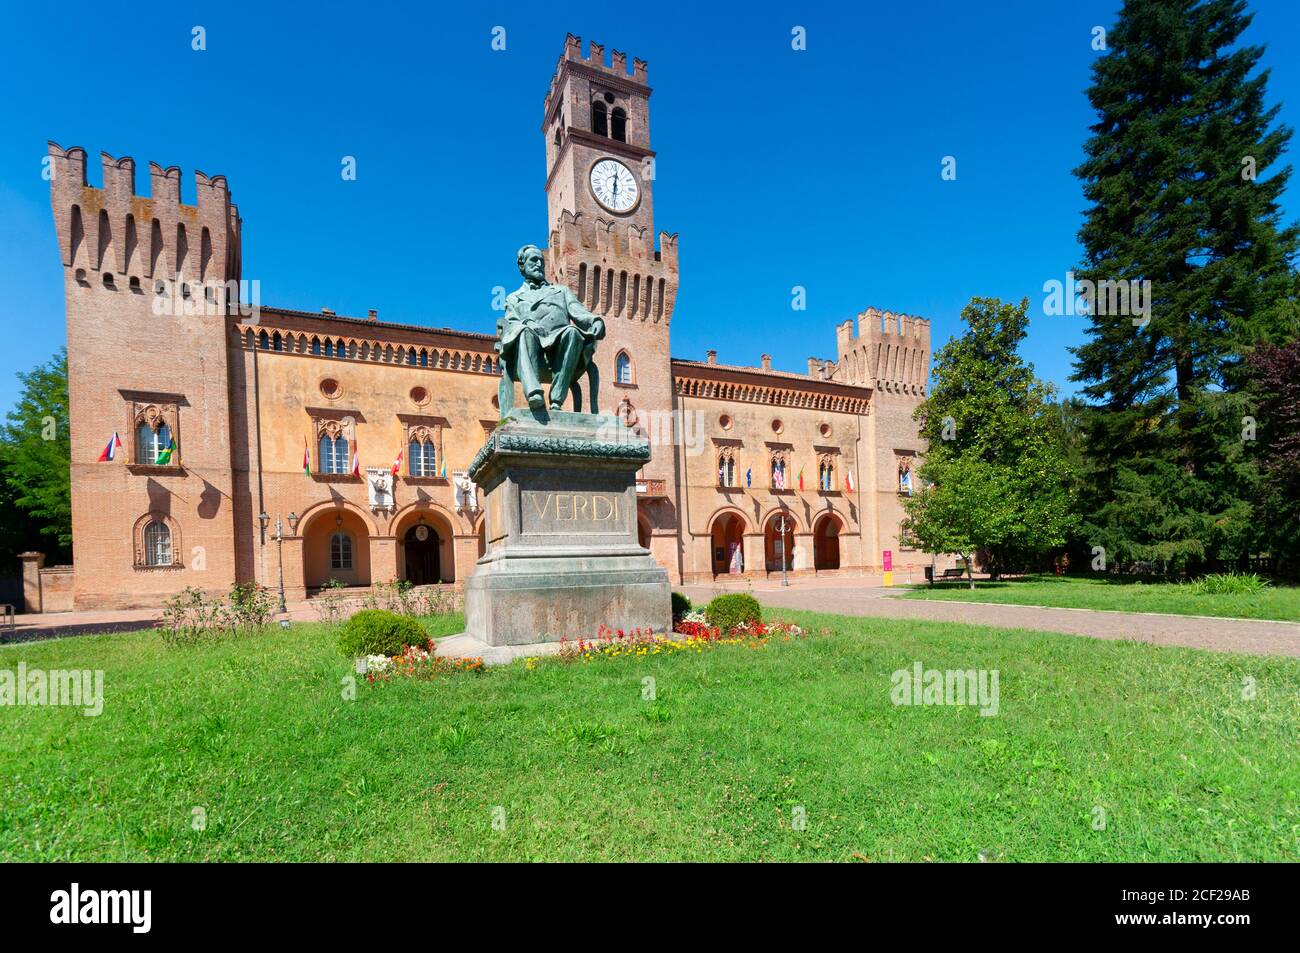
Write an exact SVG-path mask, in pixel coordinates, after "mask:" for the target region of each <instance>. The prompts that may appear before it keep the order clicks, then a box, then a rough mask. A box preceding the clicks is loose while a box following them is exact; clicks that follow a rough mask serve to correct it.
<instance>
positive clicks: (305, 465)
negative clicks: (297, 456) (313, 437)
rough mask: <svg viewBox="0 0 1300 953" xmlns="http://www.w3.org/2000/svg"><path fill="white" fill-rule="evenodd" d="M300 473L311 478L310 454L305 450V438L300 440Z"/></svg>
mask: <svg viewBox="0 0 1300 953" xmlns="http://www.w3.org/2000/svg"><path fill="white" fill-rule="evenodd" d="M302 472H303V473H305V474H306V475H307V476H311V452H310V451H309V450H308V449H307V438H306V437H303V438H302Z"/></svg>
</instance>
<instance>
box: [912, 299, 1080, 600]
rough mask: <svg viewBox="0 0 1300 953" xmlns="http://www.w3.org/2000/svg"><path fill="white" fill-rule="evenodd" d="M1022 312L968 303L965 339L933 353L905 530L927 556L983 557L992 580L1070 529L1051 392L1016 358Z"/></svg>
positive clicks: (995, 303) (1023, 306) (1061, 430)
mask: <svg viewBox="0 0 1300 953" xmlns="http://www.w3.org/2000/svg"><path fill="white" fill-rule="evenodd" d="M1028 308H1029V302H1028V301H1027V300H1024V301H1021V302H1020V303H1019V304H1018V305H1012V304H1003V303H1002V302H1001V301H999V300H997V299H996V298H972V299H971V302H970V303H969V304H968V305H967V306H966V307H965V308H964V309H962V313H961V317H962V320H963V321H964V322H966V325H967V330H966V333H965V334H963V335H962V337H960V338H954V339H952V340H950V341H949V342H948V343H947V344H945V345H944V346H943V347H942V348H940V349H939V351H938V352H937V353H936V354H935V357H934V379H935V384H934V387H933V389H932V390H931V393H930V396H929V398H928V399H927V400H926V401H925V402H924V403H922V404H921V406H919V407H918V408H917V410H916V418H917V420H918V421H920V424H921V426H920V430H921V434H922V436H924V437H925V438H926V439H927V440H928V441H929V449H928V450H927V451H926V455H925V459H924V462H923V465H922V467H921V474H920V475H921V478H922V489H921V491H920V493H919V494H918V495H916V496H914V497H912V498H911V499H909V500H907V501H906V503H905V507H906V510H907V518H906V520H905V523H904V529H905V531H907V532H908V533H910V534H911V535H912V536H913V537H914V538H915V539H917V540H918V541H919V542H920V543H921V545H922V547H923V548H924V549H926V550H928V551H930V552H955V553H959V554H961V555H963V556H970V555H973V553H974V552H975V551H976V550H983V551H985V552H986V553H987V554H988V557H989V563H990V565H989V569H990V571H991V572H992V573H993V574H994V575H995V576H996V575H997V574H999V573H1000V572H1002V571H1003V570H1005V569H1007V568H1010V567H1011V566H1012V565H1013V564H1014V563H1016V562H1018V561H1023V560H1025V559H1027V558H1029V557H1031V556H1033V555H1034V554H1038V553H1041V552H1044V551H1046V550H1049V549H1052V548H1055V547H1059V546H1061V545H1063V544H1064V542H1065V541H1066V539H1067V538H1068V536H1069V534H1070V532H1071V531H1072V529H1073V527H1074V523H1075V516H1074V514H1073V499H1072V493H1071V490H1070V487H1069V472H1068V464H1067V461H1066V456H1065V427H1064V425H1063V423H1062V418H1061V413H1060V409H1059V408H1058V407H1057V405H1056V404H1055V403H1054V402H1053V396H1054V391H1053V388H1052V387H1051V385H1050V384H1045V383H1043V382H1042V381H1040V380H1038V379H1037V378H1036V377H1035V376H1034V371H1033V367H1032V366H1030V365H1028V364H1026V363H1025V362H1024V361H1023V360H1022V359H1021V358H1020V355H1019V353H1018V352H1019V347H1020V344H1021V342H1022V341H1023V340H1024V338H1025V333H1026V329H1027V328H1028V324H1029V318H1028ZM970 562H971V560H969V559H968V563H967V564H968V566H969V564H970ZM968 577H969V581H970V585H971V587H972V588H974V585H975V583H974V577H973V574H971V573H969V572H968Z"/></svg>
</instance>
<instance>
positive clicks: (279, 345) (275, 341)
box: [271, 331, 284, 351]
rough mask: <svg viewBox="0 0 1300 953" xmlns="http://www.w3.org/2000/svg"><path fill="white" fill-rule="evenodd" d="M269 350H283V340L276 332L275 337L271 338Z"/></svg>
mask: <svg viewBox="0 0 1300 953" xmlns="http://www.w3.org/2000/svg"><path fill="white" fill-rule="evenodd" d="M271 350H273V351H283V350H284V338H282V337H280V332H279V331H276V332H275V337H273V338H271Z"/></svg>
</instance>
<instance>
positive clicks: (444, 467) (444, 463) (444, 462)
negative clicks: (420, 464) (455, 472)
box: [442, 457, 447, 480]
mask: <svg viewBox="0 0 1300 953" xmlns="http://www.w3.org/2000/svg"><path fill="white" fill-rule="evenodd" d="M442 478H443V479H444V480H445V479H447V458H446V457H443V458H442Z"/></svg>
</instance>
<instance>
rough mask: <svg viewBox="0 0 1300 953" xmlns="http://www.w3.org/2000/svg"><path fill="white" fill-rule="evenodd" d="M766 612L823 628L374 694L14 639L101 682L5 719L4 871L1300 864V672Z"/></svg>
mask: <svg viewBox="0 0 1300 953" xmlns="http://www.w3.org/2000/svg"><path fill="white" fill-rule="evenodd" d="M782 617H784V618H791V619H795V620H797V621H799V622H800V623H801V624H803V625H805V626H808V627H809V628H810V630H811V632H812V633H813V634H812V635H811V637H809V638H807V639H803V640H795V641H789V642H772V643H771V644H769V645H767V646H766V647H764V648H750V647H740V646H723V647H718V648H714V649H711V650H708V651H706V652H704V653H701V654H694V653H689V654H687V653H684V654H678V655H671V656H662V657H654V658H624V659H613V660H609V659H606V660H596V661H591V662H588V663H564V662H561V661H559V660H551V661H547V662H543V663H542V664H540V665H539V666H538V667H536V668H534V669H532V670H529V669H528V668H527V667H526V666H525V665H524V664H523V663H515V664H513V665H511V666H509V667H505V668H498V669H492V670H489V671H488V672H486V673H485V674H481V675H474V674H468V673H461V674H457V675H454V676H451V677H448V678H445V679H443V680H441V681H436V682H414V681H409V680H394V681H393V682H390V683H388V684H381V685H375V686H370V685H366V684H365V683H364V682H363V683H361V684H360V685H359V686H358V687H357V694H356V699H355V700H352V701H349V700H345V699H344V698H343V697H342V691H341V684H342V680H343V679H345V678H346V677H347V676H348V675H349V673H350V669H351V664H350V662H349V661H348V660H346V659H344V658H341V657H340V656H339V655H337V654H336V650H335V648H334V643H333V639H332V637H330V635H329V634H328V633H327V632H326V631H325V630H324V629H323V627H321V626H319V625H299V626H295V627H294V628H293V629H291V630H290V631H288V632H281V631H280V630H278V629H277V630H273V631H271V632H269V633H268V634H266V635H263V636H257V637H248V638H245V639H242V640H239V641H233V642H227V643H223V644H218V645H211V646H204V647H185V648H177V649H166V648H164V647H163V646H162V645H161V644H160V643H159V641H158V637H157V635H156V634H152V633H137V634H131V635H110V636H96V637H83V638H72V639H64V640H59V641H52V642H45V643H35V644H27V645H19V646H6V647H4V648H0V668H7V669H10V670H13V669H15V668H16V666H17V664H18V662H19V661H20V660H21V661H24V662H26V664H27V665H28V667H29V668H30V667H34V666H40V667H45V668H56V667H63V668H69V667H78V668H81V667H89V668H102V669H103V670H105V695H106V701H105V707H104V711H103V714H101V715H100V716H98V717H91V718H88V717H84V716H83V715H82V714H80V712H79V711H76V710H70V709H63V708H35V707H22V708H18V707H6V708H0V719H2V722H0V724H2V725H3V743H2V744H0V860H3V861H15V860H21V861H33V860H39V861H65V860H139V859H150V860H453V859H454V860H597V859H599V860H675V859H696V860H705V859H709V860H839V861H845V860H853V859H861V858H869V859H871V860H873V861H888V860H923V859H928V858H933V859H935V860H945V861H949V860H951V861H975V860H976V859H977V857H978V856H979V854H980V853H981V852H984V853H985V855H986V856H987V857H989V858H994V859H1001V860H1006V861H1031V860H1037V861H1046V860H1130V861H1141V860H1293V859H1294V858H1295V856H1296V852H1297V830H1300V762H1298V760H1297V758H1296V756H1295V741H1296V737H1297V729H1298V728H1300V701H1298V699H1300V661H1297V660H1294V659H1285V658H1260V657H1246V656H1233V655H1225V654H1217V653H1209V652H1198V651H1194V650H1189V649H1175V648H1158V647H1153V646H1149V645H1144V644H1137V643H1127V642H1109V641H1098V640H1091V639H1083V638H1076V637H1068V636H1061V635H1048V634H1039V633H1031V632H1023V631H1008V630H994V629H988V628H979V627H974V626H964V625H954V624H944V623H916V622H909V623H903V622H898V621H892V620H875V619H858V618H847V617H842V616H828V615H815V614H812V613H800V612H789V613H784V614H783V615H782ZM432 625H433V629H432V631H433V632H434V633H435V634H443V633H451V632H455V631H459V630H460V627H461V625H462V620H461V619H460V618H459V617H447V618H443V619H440V620H435V622H433V623H432ZM822 629H826V630H828V631H826V632H822V631H820V630H822ZM915 660H920V661H921V662H922V663H923V664H924V666H925V667H926V668H939V669H946V668H961V669H966V668H977V669H978V668H986V669H997V670H998V671H999V672H1000V692H1001V698H1000V713H999V714H998V715H997V716H996V717H980V716H979V715H978V714H977V712H976V710H975V709H973V708H957V707H900V706H894V705H893V704H891V702H890V673H891V672H893V671H894V670H895V669H898V668H910V667H911V665H912V663H913V661H915ZM646 677H653V678H654V679H655V683H656V687H657V694H658V700H657V701H654V702H651V701H645V700H642V692H643V684H644V683H643V679H645V678H646ZM1247 677H1251V678H1253V679H1255V684H1256V686H1257V697H1255V698H1254V699H1253V700H1250V701H1246V700H1243V698H1242V685H1243V679H1245V678H1247ZM498 807H499V808H501V809H502V810H501V811H500V812H498V813H497V817H498V818H500V819H503V820H504V829H502V830H496V829H494V827H493V816H494V809H496V808H498ZM194 808H202V809H203V810H204V811H205V812H206V818H207V827H206V830H203V831H195V830H193V829H192V823H191V820H192V816H193V810H194ZM796 808H801V809H802V810H803V811H804V812H806V817H807V824H806V829H805V830H802V831H800V830H795V829H792V824H791V819H792V817H793V816H794V813H795V809H796ZM1095 808H1102V809H1104V811H1105V817H1106V825H1105V829H1104V830H1094V829H1093V820H1094V818H1095V817H1099V816H1100V815H1099V814H1096V813H1095V812H1094V809H1095Z"/></svg>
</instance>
